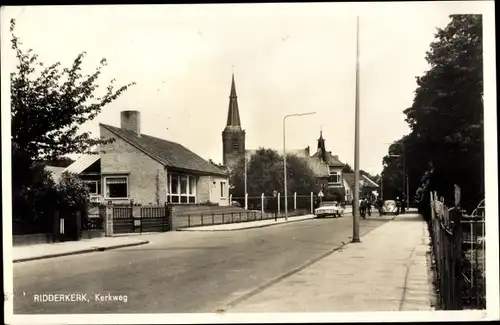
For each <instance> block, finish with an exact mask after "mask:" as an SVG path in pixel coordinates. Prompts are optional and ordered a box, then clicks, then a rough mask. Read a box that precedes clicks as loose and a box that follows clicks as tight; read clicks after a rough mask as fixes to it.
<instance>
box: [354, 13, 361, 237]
mask: <svg viewBox="0 0 500 325" xmlns="http://www.w3.org/2000/svg"><path fill="white" fill-rule="evenodd" d="M354 109H355V114H354V118H355V120H354V206H353V211H352V212H353V213H352V219H353V220H352V221H353V227H352V228H353V231H352V242H353V243H359V242H360V240H359V17H356V101H355V108H354Z"/></svg>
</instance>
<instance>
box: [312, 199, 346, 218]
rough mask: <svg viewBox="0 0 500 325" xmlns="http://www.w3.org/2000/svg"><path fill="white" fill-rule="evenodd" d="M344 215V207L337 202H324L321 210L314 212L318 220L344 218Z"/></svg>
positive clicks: (317, 209)
mask: <svg viewBox="0 0 500 325" xmlns="http://www.w3.org/2000/svg"><path fill="white" fill-rule="evenodd" d="M343 214H344V207H342V206H341V205H340V204H339V203H338V202H337V201H323V202H322V203H321V205H320V207H319V208H316V209H315V210H314V215H315V216H316V217H318V218H321V217H328V216H332V217H342V215H343Z"/></svg>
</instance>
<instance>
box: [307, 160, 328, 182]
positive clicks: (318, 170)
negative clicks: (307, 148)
mask: <svg viewBox="0 0 500 325" xmlns="http://www.w3.org/2000/svg"><path fill="white" fill-rule="evenodd" d="M303 158H304V159H305V160H306V162H307V165H308V166H309V168H311V170H312V171H313V173H314V175H315V176H316V177H328V176H329V175H330V169H329V168H328V165H327V164H325V163H324V162H322V161H321V160H320V159H318V158H314V157H308V156H305V157H303Z"/></svg>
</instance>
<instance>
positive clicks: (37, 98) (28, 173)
mask: <svg viewBox="0 0 500 325" xmlns="http://www.w3.org/2000/svg"><path fill="white" fill-rule="evenodd" d="M14 29H15V20H14V19H12V20H11V26H10V31H11V34H12V39H11V43H12V49H13V50H14V52H15V55H16V58H17V61H18V64H17V70H16V71H15V72H13V73H11V75H10V81H11V127H12V135H11V143H12V144H11V146H12V194H13V200H14V203H15V204H14V207H13V208H14V213H15V214H16V213H17V212H18V211H17V210H18V209H19V208H20V207H21V206H22V205H23V204H25V203H26V204H29V202H24V200H25V199H27V197H28V196H29V195H27V192H29V191H30V189H31V190H32V189H33V184H35V182H36V180H37V179H39V178H44V177H46V175H45V174H44V173H43V172H42V171H43V165H44V163H43V162H44V161H53V160H57V159H60V157H63V156H64V155H66V154H70V153H90V149H91V148H92V147H94V146H95V145H99V144H103V143H108V142H111V141H113V139H109V140H103V139H98V138H92V137H91V135H90V133H89V132H81V131H80V129H79V127H80V125H81V124H83V123H85V122H87V121H89V120H92V119H94V118H95V117H96V116H97V115H98V114H99V113H100V112H101V109H102V108H103V107H104V106H105V105H107V104H109V103H111V102H112V101H114V100H115V99H117V98H118V97H119V96H120V95H121V94H123V93H124V92H125V91H126V90H127V89H128V88H129V87H130V86H131V85H133V84H134V83H129V84H126V85H124V86H121V87H119V88H118V89H115V87H114V80H111V83H110V85H109V86H108V87H107V90H106V91H105V93H104V94H103V95H102V96H99V95H98V94H96V91H97V89H98V88H99V86H98V84H97V81H98V78H99V76H100V74H101V70H102V68H103V67H105V66H106V60H105V59H102V60H101V62H100V65H99V66H98V68H97V69H96V71H95V72H93V73H91V74H87V75H85V76H84V75H82V72H81V65H82V62H83V58H84V56H85V52H83V53H80V54H79V55H78V56H77V57H76V59H75V60H74V62H73V64H72V66H71V67H69V68H64V69H62V70H60V68H59V67H60V63H59V62H57V63H54V64H52V65H48V66H46V65H45V64H44V63H42V62H40V61H39V60H38V56H37V55H36V54H34V53H33V51H32V50H31V49H30V50H27V51H24V50H23V49H22V47H21V45H22V43H21V42H20V40H19V38H18V37H17V36H16V35H15V34H14ZM45 185H47V186H49V188H51V185H49V184H48V183H47V184H45ZM23 202H24V203H23ZM48 202H49V201H48Z"/></svg>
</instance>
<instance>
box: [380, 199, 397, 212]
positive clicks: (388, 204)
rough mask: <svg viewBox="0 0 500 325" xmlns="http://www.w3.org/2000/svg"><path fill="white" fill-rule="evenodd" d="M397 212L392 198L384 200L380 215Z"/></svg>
mask: <svg viewBox="0 0 500 325" xmlns="http://www.w3.org/2000/svg"><path fill="white" fill-rule="evenodd" d="M397 213H398V208H397V206H396V201H394V200H387V201H384V204H383V205H382V209H381V211H380V215H385V214H397Z"/></svg>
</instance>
